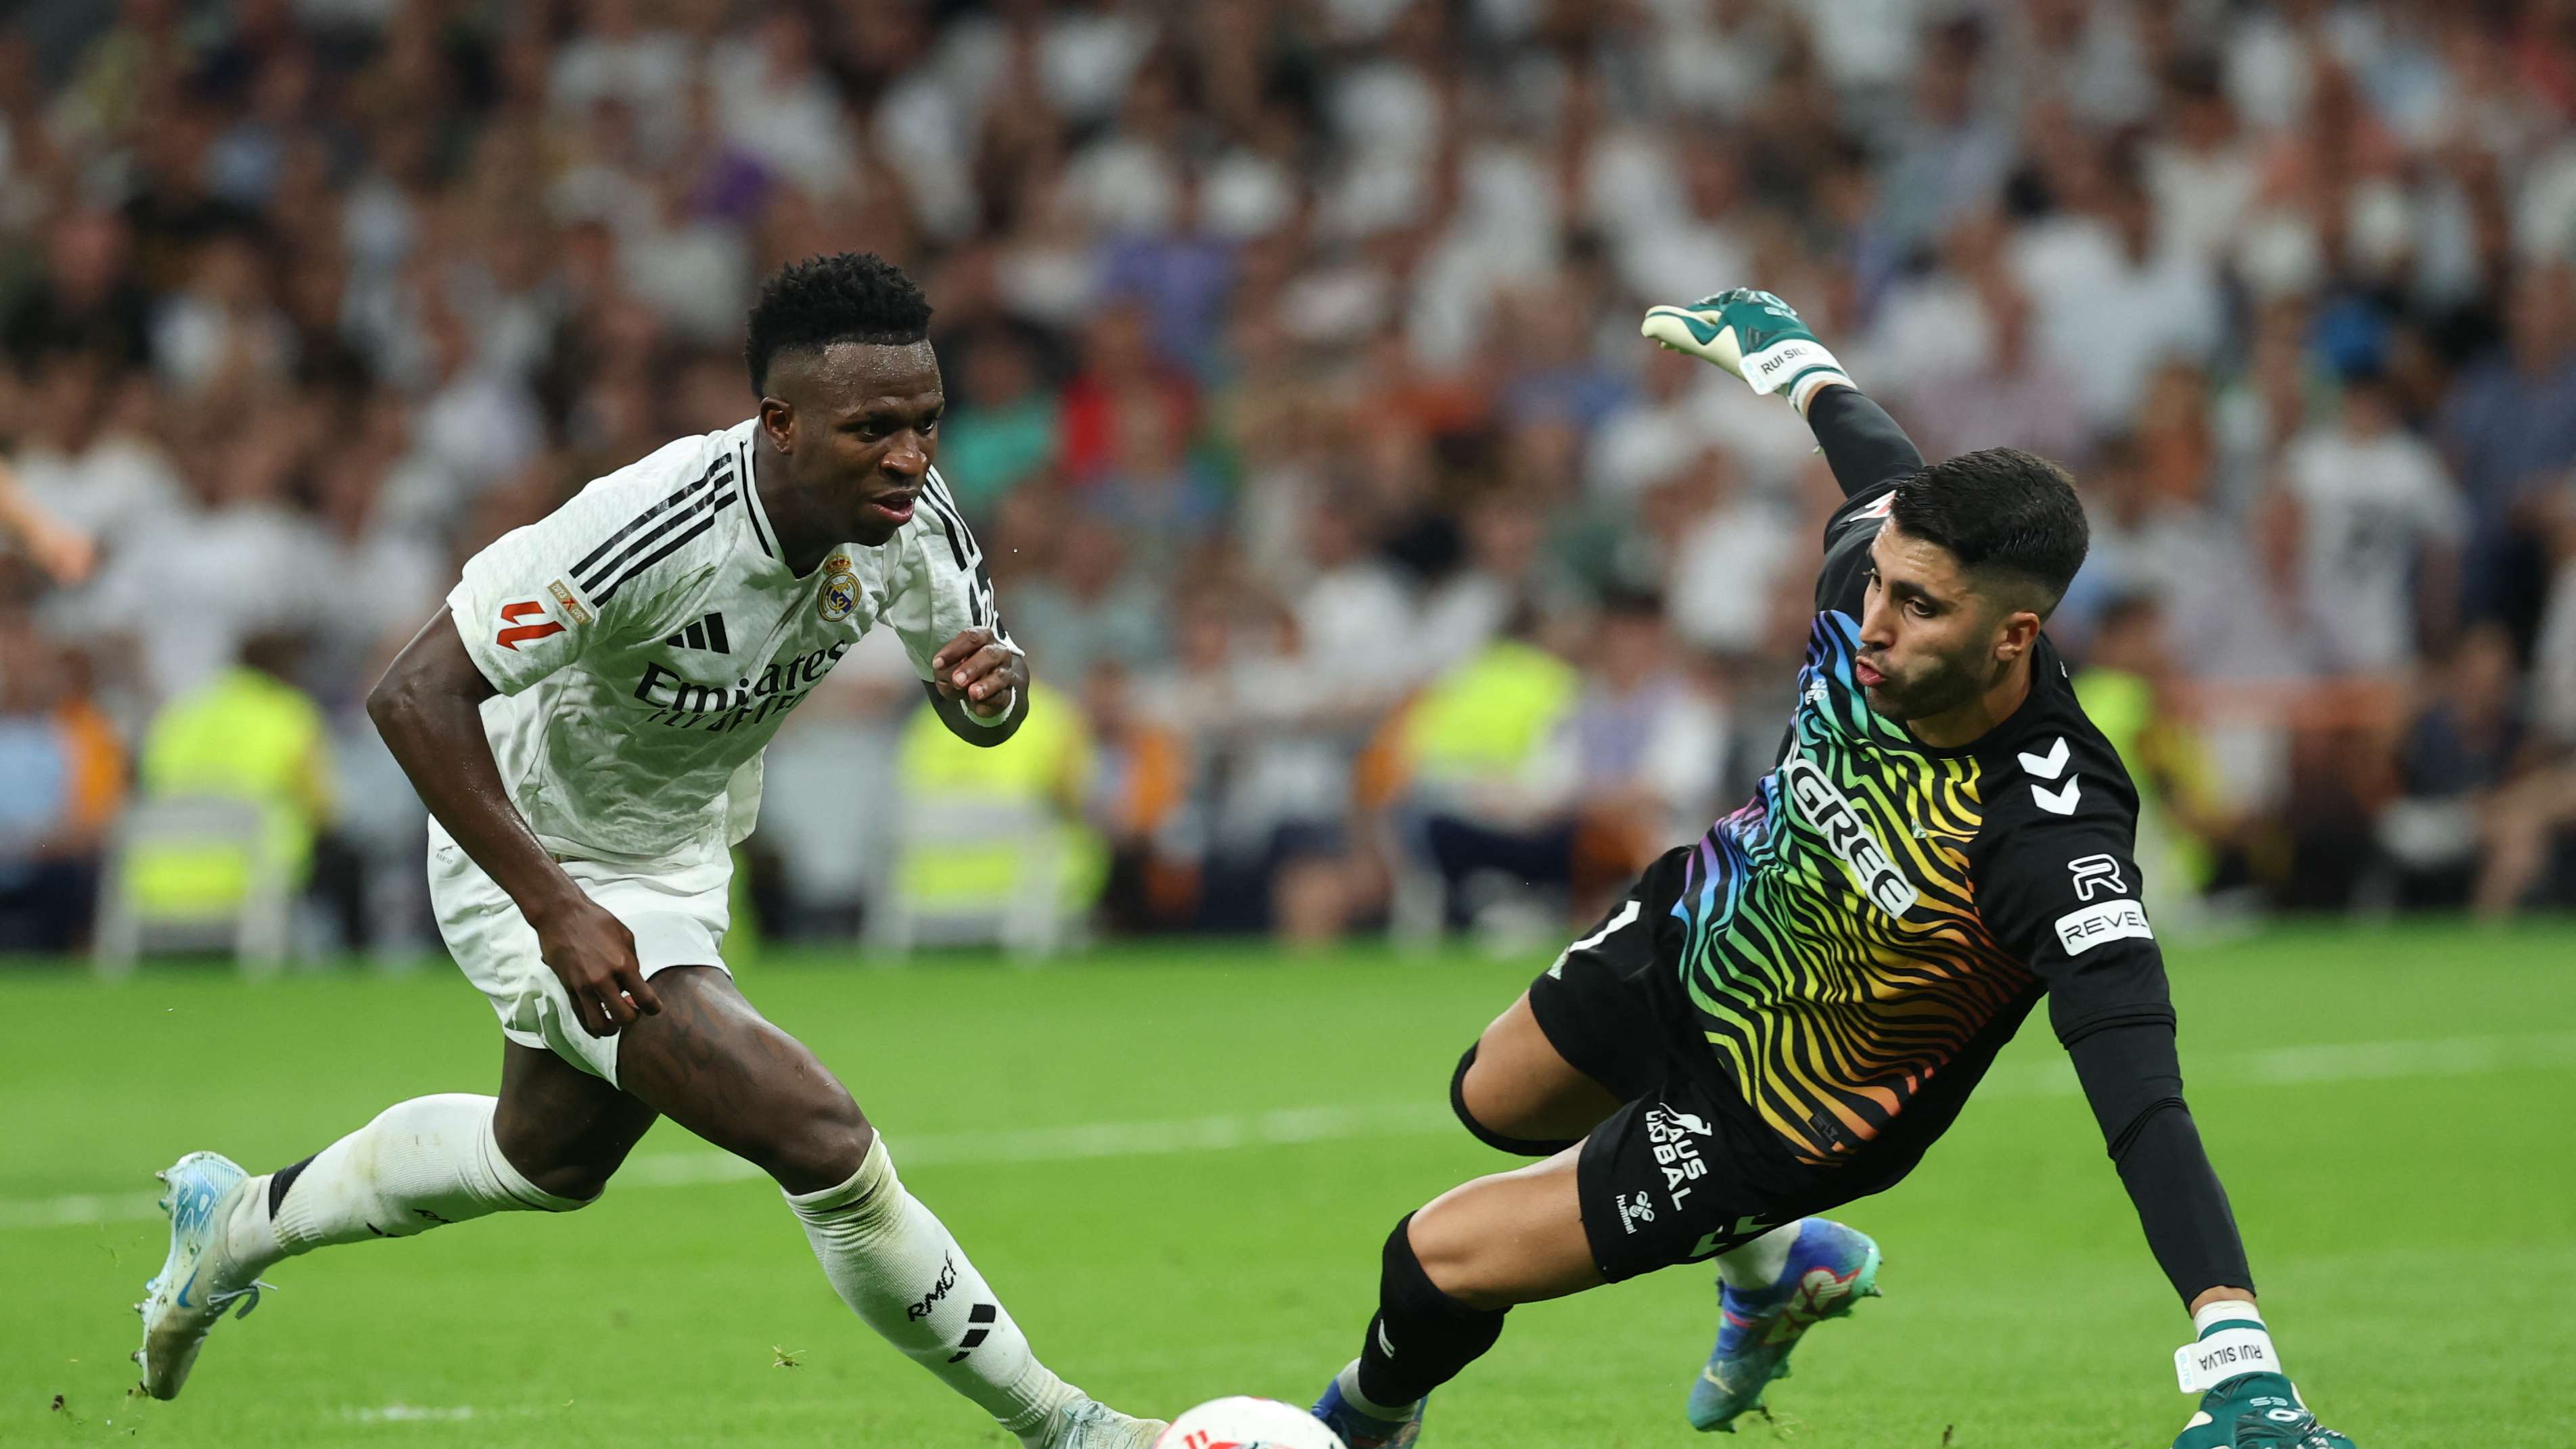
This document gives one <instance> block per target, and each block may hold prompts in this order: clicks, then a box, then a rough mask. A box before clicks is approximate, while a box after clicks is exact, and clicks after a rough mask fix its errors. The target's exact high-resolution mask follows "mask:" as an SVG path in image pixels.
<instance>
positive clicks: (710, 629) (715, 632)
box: [662, 614, 733, 654]
mask: <svg viewBox="0 0 2576 1449" xmlns="http://www.w3.org/2000/svg"><path fill="white" fill-rule="evenodd" d="M662 642H663V643H665V644H668V645H670V646H671V647H672V648H674V649H712V650H714V651H715V652H716V653H718V654H731V653H732V652H733V646H732V645H731V644H728V643H726V642H725V627H724V615H722V614H709V615H707V616H706V617H705V618H703V619H700V620H699V621H698V622H696V623H694V624H691V625H690V626H689V627H687V628H685V629H682V630H681V631H680V632H678V633H676V634H674V635H672V636H671V637H670V638H668V639H665V640H663V641H662Z"/></svg>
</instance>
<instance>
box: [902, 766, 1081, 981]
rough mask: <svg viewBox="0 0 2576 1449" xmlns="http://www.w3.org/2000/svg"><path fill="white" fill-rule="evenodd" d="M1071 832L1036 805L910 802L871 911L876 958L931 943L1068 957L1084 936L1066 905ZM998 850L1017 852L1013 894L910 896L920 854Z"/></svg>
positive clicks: (1008, 890) (912, 798)
mask: <svg viewBox="0 0 2576 1449" xmlns="http://www.w3.org/2000/svg"><path fill="white" fill-rule="evenodd" d="M1061 831H1062V824H1061V822H1059V821H1058V820H1057V819H1056V818H1055V817H1054V815H1052V814H1051V813H1049V812H1048V811H1047V810H1045V809H1044V808H1043V807H1041V806H1038V805H1035V804H1029V803H1023V802H1020V801H1007V800H962V801H961V800H958V799H955V798H953V797H933V796H921V795H912V794H905V795H903V796H902V797H901V798H900V800H899V801H898V802H897V805H896V808H895V819H894V829H893V832H892V835H893V839H892V842H891V843H892V850H891V851H890V852H889V859H888V862H887V868H886V870H885V872H884V874H883V875H882V876H881V877H880V880H881V882H882V884H881V885H880V886H879V888H878V890H877V895H876V900H875V901H874V902H873V903H872V905H871V908H870V909H869V911H868V919H867V929H866V942H867V945H868V947H869V949H870V950H871V951H874V952H881V953H883V954H885V955H887V956H891V957H901V956H905V955H909V954H910V953H911V952H912V950H913V948H914V947H916V946H920V945H925V944H928V945H972V944H977V943H985V942H990V943H996V944H999V945H1000V946H1002V947H1003V948H1004V949H1005V950H1007V951H1009V952H1011V953H1012V954H1013V955H1015V956H1021V957H1027V958H1042V957H1047V956H1053V955H1055V954H1057V953H1058V952H1061V951H1063V950H1064V949H1066V948H1067V947H1068V946H1070V945H1072V944H1073V943H1074V942H1075V940H1076V939H1077V938H1078V936H1079V935H1080V932H1081V916H1080V912H1079V911H1078V910H1076V909H1073V908H1070V907H1068V906H1067V904H1066V894H1067V889H1068V887H1069V886H1070V884H1071V882H1070V881H1069V880H1068V879H1067V872H1069V871H1070V870H1071V869H1072V866H1073V862H1072V860H1071V858H1070V856H1069V853H1068V852H1067V851H1066V850H1065V848H1064V840H1063V836H1062V833H1061ZM992 846H1001V847H1005V848H1007V850H1008V851H1009V853H1010V858H1011V865H1012V870H1011V877H1010V881H1009V883H1008V885H1007V886H1006V887H1004V888H1003V889H1000V890H996V891H991V892H983V893H978V894H976V895H973V896H967V897H961V898H957V899H940V900H927V901H925V900H916V899H913V898H912V897H911V895H910V894H909V893H908V892H907V891H906V890H905V887H904V880H905V876H906V874H907V867H908V866H909V864H910V862H911V860H912V857H913V855H914V853H915V852H917V851H924V850H929V851H937V850H944V849H958V848H977V847H992Z"/></svg>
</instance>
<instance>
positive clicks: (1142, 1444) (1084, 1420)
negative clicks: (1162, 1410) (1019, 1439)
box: [1028, 1394, 1171, 1449]
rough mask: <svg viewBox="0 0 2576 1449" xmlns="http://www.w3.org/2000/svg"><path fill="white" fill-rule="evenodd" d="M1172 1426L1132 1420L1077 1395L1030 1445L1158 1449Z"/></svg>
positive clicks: (1050, 1448)
mask: <svg viewBox="0 0 2576 1449" xmlns="http://www.w3.org/2000/svg"><path fill="white" fill-rule="evenodd" d="M1170 1427H1171V1425H1169V1424H1167V1423H1164V1422H1163V1421H1162V1420H1160V1419H1131V1418H1129V1417H1127V1416H1126V1415H1125V1414H1122V1413H1120V1412H1118V1411H1117V1410H1116V1409H1113V1408H1111V1407H1109V1406H1108V1405H1107V1404H1104V1403H1102V1402H1100V1401H1099V1400H1098V1399H1095V1398H1092V1397H1090V1396H1088V1395H1083V1394H1077V1395H1076V1396H1075V1397H1074V1398H1072V1399H1070V1400H1068V1401H1066V1402H1065V1403H1063V1404H1060V1405H1058V1406H1057V1407H1056V1410H1055V1412H1054V1413H1052V1414H1049V1415H1048V1416H1047V1421H1046V1427H1045V1428H1043V1429H1041V1430H1039V1431H1038V1432H1037V1433H1036V1434H1032V1435H1030V1436H1029V1439H1028V1442H1029V1443H1031V1444H1036V1445H1043V1446H1044V1449H1154V1441H1155V1440H1156V1439H1158V1438H1160V1437H1162V1433H1163V1431H1164V1430H1165V1429H1168V1428H1170Z"/></svg>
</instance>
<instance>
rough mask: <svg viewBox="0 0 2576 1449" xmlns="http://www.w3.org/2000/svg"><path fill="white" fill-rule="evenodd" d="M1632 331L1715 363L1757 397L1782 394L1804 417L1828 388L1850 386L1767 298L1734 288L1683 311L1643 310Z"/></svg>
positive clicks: (1788, 311)
mask: <svg viewBox="0 0 2576 1449" xmlns="http://www.w3.org/2000/svg"><path fill="white" fill-rule="evenodd" d="M1637 330H1638V331H1640V332H1642V333H1644V334H1645V335H1646V336H1647V337H1649V338H1651V339H1653V340H1654V341H1656V342H1659V343H1662V344H1663V345H1664V346H1666V347H1669V348H1671V349H1672V350H1673V351H1675V352H1687V353H1689V354H1690V355H1691V356H1693V357H1697V358H1701V359H1704V360H1706V361H1709V362H1713V363H1716V364H1717V365H1718V366H1720V367H1722V368H1725V369H1726V370H1727V371H1728V372H1731V373H1733V374H1735V375H1736V376H1737V377H1740V378H1742V379H1744V383H1745V386H1747V387H1750V388H1752V389H1753V390H1754V392H1756V393H1758V394H1761V395H1763V396H1766V397H1767V396H1769V395H1770V394H1772V393H1775V392H1780V391H1783V390H1786V391H1787V393H1788V395H1789V401H1790V402H1791V403H1793V404H1795V405H1796V407H1797V409H1798V411H1800V412H1802V413H1803V412H1805V411H1806V410H1807V404H1808V403H1809V402H1810V401H1812V400H1813V399H1814V397H1815V395H1816V394H1817V393H1818V392H1820V391H1822V390H1823V389H1824V388H1825V387H1826V386H1828V385H1830V384H1835V383H1839V384H1841V385H1842V386H1844V387H1849V386H1851V385H1852V380H1851V378H1850V377H1849V376H1848V375H1846V374H1845V373H1844V372H1843V365H1842V364H1841V363H1839V362H1836V361H1835V360H1834V355H1833V354H1832V353H1830V352H1828V351H1826V350H1825V345H1824V344H1823V343H1821V342H1818V341H1817V340H1816V334H1814V333H1813V332H1810V331H1808V330H1807V324H1806V323H1804V322H1802V321H1800V320H1798V314H1797V312H1796V310H1795V309H1793V308H1791V307H1790V305H1789V304H1788V303H1786V302H1783V301H1781V300H1780V299H1779V298H1777V297H1775V296H1773V295H1771V294H1770V293H1769V292H1757V291H1755V290H1753V289H1752V288H1750V287H1737V288H1735V289H1734V290H1732V291H1727V292H1719V293H1717V294H1716V295H1715V296H1710V297H1702V298H1700V299H1699V300H1698V301H1696V302H1693V303H1692V304H1690V305H1689V306H1687V307H1649V308H1647V309H1646V320H1645V322H1644V323H1643V324H1641V325H1640V326H1639V327H1638V329H1637Z"/></svg>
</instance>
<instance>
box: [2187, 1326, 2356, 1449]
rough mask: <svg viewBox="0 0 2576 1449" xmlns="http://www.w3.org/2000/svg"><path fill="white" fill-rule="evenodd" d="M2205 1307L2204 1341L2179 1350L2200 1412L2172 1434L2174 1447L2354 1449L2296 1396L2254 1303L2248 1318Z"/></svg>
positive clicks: (2296, 1393)
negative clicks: (2254, 1313) (2253, 1316)
mask: <svg viewBox="0 0 2576 1449" xmlns="http://www.w3.org/2000/svg"><path fill="white" fill-rule="evenodd" d="M2202 1313H2203V1314H2204V1315H2205V1316H2206V1319H2207V1327H2206V1328H2204V1329H2203V1330H2202V1332H2201V1336H2200V1339H2199V1341H2197V1342H2195V1343H2189V1344H2185V1345H2184V1346H2183V1347H2181V1348H2179V1349H2176V1350H2175V1351H2174V1372H2175V1374H2176V1375H2177V1376H2178V1377H2180V1378H2181V1380H2182V1391H2183V1392H2184V1393H2186V1394H2191V1393H2197V1394H2199V1395H2200V1412H2199V1413H2196V1414H2194V1415H2192V1416H2191V1422H2190V1423H2188V1424H2186V1425H2184V1426H2183V1431H2182V1432H2181V1433H2180V1434H2177V1435H2175V1436H2174V1442H2173V1449H2354V1446H2353V1442H2352V1441H2351V1440H2350V1439H2347V1438H2345V1437H2344V1436H2343V1435H2341V1434H2338V1433H2336V1432H2335V1431H2334V1430H2332V1429H2328V1428H2325V1427H2324V1426H2322V1425H2320V1424H2318V1423H2317V1419H2316V1416H2315V1415H2314V1414H2311V1413H2309V1412H2308V1406H2307V1405H2305V1404H2303V1403H2301V1402H2299V1391H2298V1390H2297V1389H2294V1388H2292V1387H2291V1386H2290V1381H2289V1379H2287V1378H2285V1377H2283V1375H2282V1374H2281V1371H2280V1370H2281V1360H2280V1358H2279V1357H2278V1356H2277V1355H2275V1354H2274V1353H2273V1351H2272V1335H2271V1334H2270V1333H2268V1332H2266V1331H2265V1330H2264V1328H2263V1325H2262V1322H2261V1321H2260V1320H2259V1319H2250V1314H2251V1308H2250V1305H2249V1306H2248V1308H2247V1313H2248V1315H2249V1317H2246V1318H2240V1317H2236V1316H2234V1315H2233V1314H2230V1313H2227V1312H2226V1311H2225V1309H2224V1308H2223V1307H2221V1308H2219V1309H2218V1310H2217V1311H2213V1310H2212V1309H2203V1310H2202ZM2249 1319H2250V1321H2249Z"/></svg>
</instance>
